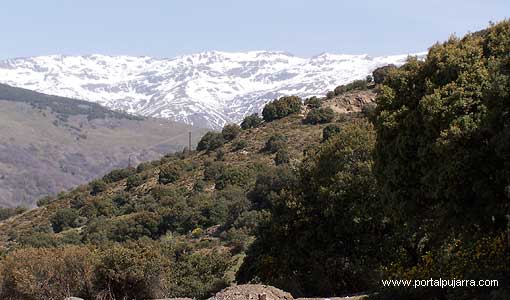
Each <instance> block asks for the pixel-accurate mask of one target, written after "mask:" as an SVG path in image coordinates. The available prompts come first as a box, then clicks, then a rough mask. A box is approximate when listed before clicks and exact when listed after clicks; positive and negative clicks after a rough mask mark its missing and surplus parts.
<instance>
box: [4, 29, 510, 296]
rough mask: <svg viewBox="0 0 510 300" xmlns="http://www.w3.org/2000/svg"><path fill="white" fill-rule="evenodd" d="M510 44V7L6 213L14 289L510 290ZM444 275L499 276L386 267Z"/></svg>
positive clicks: (9, 284) (124, 292)
mask: <svg viewBox="0 0 510 300" xmlns="http://www.w3.org/2000/svg"><path fill="white" fill-rule="evenodd" d="M509 53H510V22H508V21H505V22H501V23H499V24H495V25H492V26H491V27H490V28H488V29H487V30H485V31H482V32H479V33H474V34H469V35H467V36H465V37H464V38H451V39H450V40H448V41H446V42H444V43H441V44H436V45H434V46H433V47H431V49H430V51H429V54H428V56H427V57H426V58H425V59H424V60H417V59H415V58H412V57H411V58H409V60H408V63H407V64H405V65H404V66H402V67H399V68H396V67H392V66H390V67H386V68H382V69H378V70H376V72H374V74H373V77H369V78H367V79H366V80H361V81H356V82H353V83H351V84H348V85H344V86H340V87H338V88H337V89H335V91H331V92H329V93H328V95H326V97H324V98H310V99H299V98H296V97H283V98H280V99H276V100H275V101H273V102H271V103H269V104H268V105H267V106H266V108H265V109H264V111H263V113H262V117H259V116H258V115H250V116H248V117H246V119H245V120H244V121H243V122H242V124H241V126H238V125H234V124H230V125H227V126H225V127H224V128H223V130H222V131H221V132H210V133H207V134H206V135H204V137H203V138H202V139H201V140H200V142H199V143H198V146H197V149H196V150H195V151H183V152H179V153H177V154H169V155H166V156H165V157H164V158H162V159H161V160H157V161H153V162H149V163H143V164H140V165H138V166H137V167H136V168H128V169H122V170H116V171H113V172H111V173H109V174H107V175H105V176H104V177H102V178H99V179H96V180H94V181H92V182H90V183H89V184H87V185H83V186H80V187H78V188H76V189H75V190H72V191H70V192H69V193H64V194H61V195H60V196H59V197H58V198H44V199H41V200H40V201H39V206H40V207H39V208H37V209H34V210H31V211H27V212H22V211H20V212H19V214H18V215H15V216H13V217H10V218H9V213H12V212H6V214H7V219H6V220H4V221H2V222H1V223H0V244H1V245H2V260H1V262H0V265H1V268H0V270H1V271H0V277H1V278H0V280H1V282H2V285H1V290H0V295H1V296H2V298H6V299H30V300H31V299H34V300H35V299H56V298H59V297H60V298H62V297H65V296H69V295H73V296H81V297H84V298H86V299H94V298H96V299H98V298H99V299H145V298H156V297H159V298H163V297H184V296H187V297H195V298H198V299H203V298H207V297H208V296H210V295H212V294H213V293H214V292H216V291H218V290H220V289H221V288H223V287H225V286H228V285H231V284H234V283H248V282H250V283H256V282H262V283H264V284H271V285H274V286H276V287H279V288H282V289H284V290H287V291H289V292H291V293H292V294H293V295H294V296H307V297H311V296H323V297H332V296H338V295H342V294H348V293H360V292H362V293H365V294H368V298H369V299H387V300H389V299H403V300H404V299H406V300H407V299H419V300H430V299H432V300H445V299H446V300H457V299H465V300H468V299H469V300H472V299H486V300H503V299H508V297H509V295H510V292H509V289H508V286H509V281H508V280H509V278H510V255H509V251H510V242H509V236H510V225H509V224H510V221H509V217H508V216H509V215H510V207H509V203H510V202H509V201H508V197H509V196H508V195H509V193H508V190H509V189H510V188H509V182H510V178H509V177H508V176H509V175H508V170H507V169H508V163H509V156H508V155H507V154H508V153H510V150H509V149H508V145H510V143H509V142H508V136H509V134H508V132H507V131H508V126H507V125H508V124H507V123H508V120H507V119H508V115H509V114H508V111H509V110H510V107H508V103H510V101H509V100H510V99H509V95H510V56H509ZM373 79H375V82H374V80H373ZM375 93H377V96H376V94H375ZM372 99H375V101H376V104H377V106H375V105H374V103H372ZM303 100H304V101H303ZM430 278H433V279H449V280H452V279H460V280H473V281H474V282H478V280H498V286H497V287H495V286H493V287H479V286H477V287H474V286H470V285H469V286H463V287H456V288H453V287H445V288H439V287H431V286H429V287H421V288H412V287H411V288H404V287H399V288H397V287H393V288H389V287H383V285H382V282H381V280H383V279H409V280H428V279H430Z"/></svg>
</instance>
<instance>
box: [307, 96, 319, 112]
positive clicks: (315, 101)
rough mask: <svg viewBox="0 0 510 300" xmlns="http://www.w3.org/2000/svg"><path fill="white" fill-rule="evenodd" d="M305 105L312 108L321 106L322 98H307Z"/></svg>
mask: <svg viewBox="0 0 510 300" xmlns="http://www.w3.org/2000/svg"><path fill="white" fill-rule="evenodd" d="M305 105H306V106H307V107H308V108H310V109H313V108H319V107H321V105H322V100H321V99H319V98H317V97H315V96H313V97H310V98H307V99H305Z"/></svg>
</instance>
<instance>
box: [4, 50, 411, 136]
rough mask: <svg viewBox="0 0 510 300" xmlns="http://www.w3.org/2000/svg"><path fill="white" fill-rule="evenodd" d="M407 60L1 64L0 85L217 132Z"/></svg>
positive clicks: (213, 58) (271, 56) (81, 59)
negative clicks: (274, 104)
mask: <svg viewBox="0 0 510 300" xmlns="http://www.w3.org/2000/svg"><path fill="white" fill-rule="evenodd" d="M406 58H407V55H397V56H386V57H369V56H367V55H334V54H322V55H319V56H315V57H312V58H301V57H296V56H292V55H290V54H287V53H283V52H264V51H253V52H247V53H227V52H216V51H215V52H206V53H199V54H193V55H186V56H180V57H176V58H173V59H156V58H151V57H130V56H114V57H112V56H103V55H89V56H61V55H54V56H41V57H32V58H18V59H10V60H4V61H0V82H3V83H7V84H10V85H13V86H17V87H23V88H27V89H31V90H35V91H39V92H44V93H49V94H53V95H60V96H65V97H72V98H79V99H84V100H88V101H93V102H97V103H100V104H102V105H104V106H107V107H109V108H112V109H116V110H122V111H125V112H128V113H132V114H136V115H140V116H150V117H163V118H169V119H171V120H175V121H181V122H185V123H187V124H193V125H195V126H199V127H210V128H221V127H222V126H223V125H224V124H225V123H229V122H238V121H240V120H241V119H242V118H243V117H244V116H246V115H247V114H250V113H253V112H258V111H260V109H261V108H262V107H263V106H264V104H265V103H266V102H267V101H269V100H272V99H275V98H277V97H278V96H282V95H291V94H295V95H298V96H301V97H307V96H312V95H323V94H324V93H325V92H326V91H327V90H331V89H333V88H334V87H336V86H337V85H340V84H344V83H347V82H349V81H352V80H354V79H361V78H364V77H365V76H367V75H368V74H370V72H371V71H373V70H374V69H375V68H377V67H380V66H383V65H387V64H396V65H400V64H402V63H404V62H405V60H406Z"/></svg>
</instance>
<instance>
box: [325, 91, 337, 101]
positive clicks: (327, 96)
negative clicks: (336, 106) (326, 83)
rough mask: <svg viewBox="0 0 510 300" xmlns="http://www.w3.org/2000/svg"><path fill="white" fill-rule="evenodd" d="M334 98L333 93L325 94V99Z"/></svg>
mask: <svg viewBox="0 0 510 300" xmlns="http://www.w3.org/2000/svg"><path fill="white" fill-rule="evenodd" d="M334 97H335V92H334V91H329V92H327V93H326V99H333V98H334Z"/></svg>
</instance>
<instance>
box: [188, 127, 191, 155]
mask: <svg viewBox="0 0 510 300" xmlns="http://www.w3.org/2000/svg"><path fill="white" fill-rule="evenodd" d="M188 136H189V138H188V151H189V152H191V131H190V132H189V135H188Z"/></svg>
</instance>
